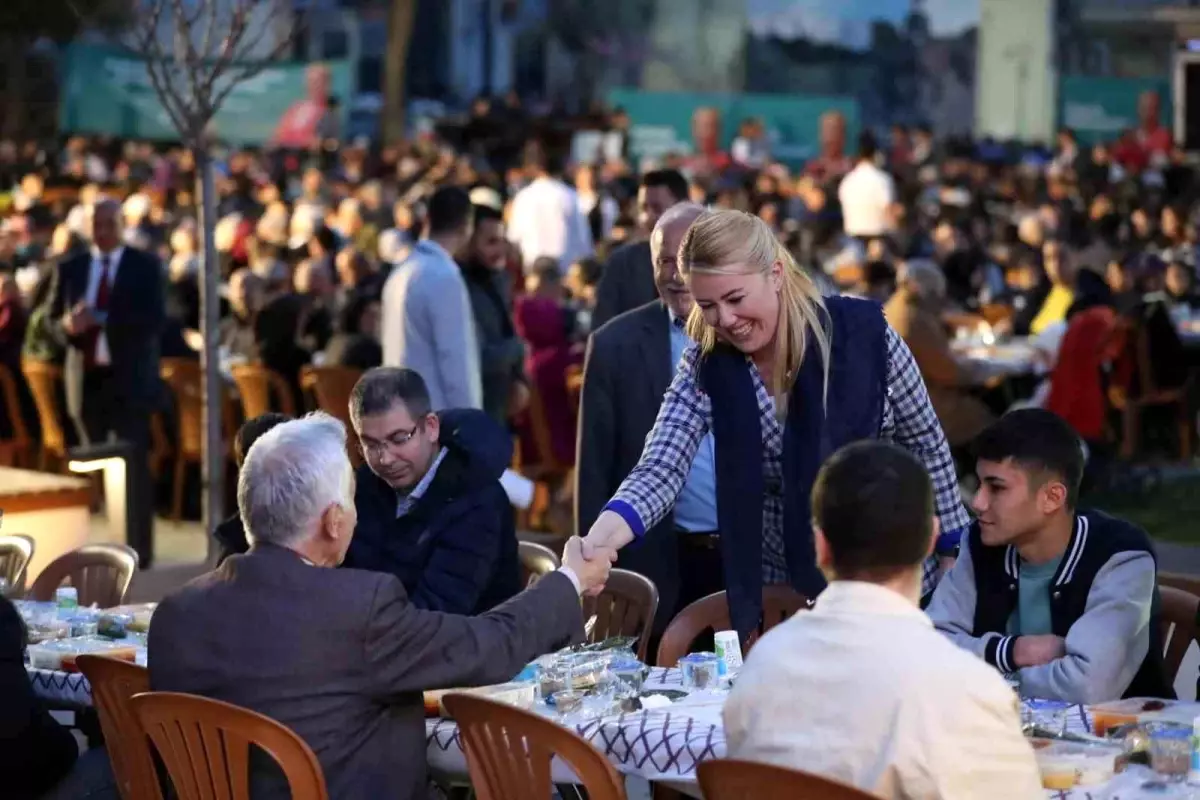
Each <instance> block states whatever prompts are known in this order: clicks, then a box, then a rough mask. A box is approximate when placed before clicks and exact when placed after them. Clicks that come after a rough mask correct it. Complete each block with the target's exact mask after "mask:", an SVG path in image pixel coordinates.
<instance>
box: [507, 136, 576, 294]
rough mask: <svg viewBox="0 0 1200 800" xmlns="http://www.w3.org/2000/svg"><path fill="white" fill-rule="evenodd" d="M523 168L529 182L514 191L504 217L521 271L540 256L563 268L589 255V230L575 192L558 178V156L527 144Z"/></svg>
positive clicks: (560, 167) (533, 144)
mask: <svg viewBox="0 0 1200 800" xmlns="http://www.w3.org/2000/svg"><path fill="white" fill-rule="evenodd" d="M525 168H526V170H527V171H528V172H529V174H530V175H531V177H532V178H533V182H532V183H530V184H529V185H528V186H526V187H525V188H524V189H522V190H521V191H519V192H517V194H516V196H515V197H514V198H513V201H512V209H511V211H510V213H509V218H508V238H509V240H510V241H511V242H512V243H513V244H515V245H516V246H517V248H518V249H519V250H520V251H521V260H522V262H524V265H525V272H526V273H529V272H530V271H531V270H532V269H533V262H534V261H536V260H537V259H539V258H541V257H542V256H548V257H550V258H553V259H555V260H556V261H558V268H559V270H560V271H561V272H562V273H563V274H564V275H565V274H566V272H567V269H568V268H570V266H571V265H572V264H573V263H575V262H576V261H578V260H579V259H581V258H584V257H586V256H590V255H592V252H593V246H592V231H591V229H590V228H589V227H588V223H587V217H585V216H584V215H583V212H582V211H580V210H579V195H577V194H576V193H575V190H574V189H572V188H571V187H570V186H568V185H567V184H565V183H563V181H562V180H560V178H559V176H560V175H561V174H562V159H561V158H560V157H559V156H558V155H557V154H556V153H553V152H551V151H550V150H549V149H548V148H546V147H545V146H543V145H541V144H538V143H531V144H530V145H529V146H528V147H527V148H526V150H525Z"/></svg>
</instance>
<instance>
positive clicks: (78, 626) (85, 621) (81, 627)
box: [67, 614, 100, 637]
mask: <svg viewBox="0 0 1200 800" xmlns="http://www.w3.org/2000/svg"><path fill="white" fill-rule="evenodd" d="M67 623H68V624H69V625H70V626H71V636H72V637H80V636H95V635H96V633H97V632H98V631H99V629H100V624H99V620H98V618H97V617H96V615H94V614H75V615H74V616H72V617H70V618H68V619H67Z"/></svg>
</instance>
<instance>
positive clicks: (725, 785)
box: [696, 759, 875, 800]
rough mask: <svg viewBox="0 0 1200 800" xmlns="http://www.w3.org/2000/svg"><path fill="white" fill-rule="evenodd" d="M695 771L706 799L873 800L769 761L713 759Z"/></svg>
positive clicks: (845, 785)
mask: <svg viewBox="0 0 1200 800" xmlns="http://www.w3.org/2000/svg"><path fill="white" fill-rule="evenodd" d="M696 771H697V774H698V775H699V777H700V789H701V790H702V791H703V792H704V797H705V799H706V800H751V798H753V800H796V798H803V800H875V795H873V794H868V793H867V792H864V791H862V790H860V789H856V788H854V787H853V786H849V785H847V784H844V783H840V782H838V781H834V780H830V779H829V778H822V777H821V776H820V775H813V774H812V773H810V772H802V771H800V770H798V769H788V768H786V767H776V766H773V765H771V764H756V763H754V762H752V761H739V760H737V759H714V760H712V761H702V762H701V763H700V764H699V765H698V766H697V769H696Z"/></svg>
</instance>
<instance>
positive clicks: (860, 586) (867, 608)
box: [813, 580, 933, 627]
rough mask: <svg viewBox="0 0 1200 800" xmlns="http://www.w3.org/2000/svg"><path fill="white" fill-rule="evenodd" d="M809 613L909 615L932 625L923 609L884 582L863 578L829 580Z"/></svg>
mask: <svg viewBox="0 0 1200 800" xmlns="http://www.w3.org/2000/svg"><path fill="white" fill-rule="evenodd" d="M813 613H814V614H831V615H843V614H871V615H876V616H894V617H911V618H912V619H913V620H914V621H920V622H921V623H923V624H925V625H928V626H929V627H933V623H932V622H931V621H930V620H929V617H927V616H926V615H925V612H924V611H922V610H921V609H920V608H919V607H918V606H917V605H916V604H914V603H913V602H912V601H911V600H909V599H907V598H905V597H902V596H901V595H900V594H899V593H897V592H894V591H892V590H891V589H888V588H886V587H884V586H880V585H878V584H875V583H867V582H865V581H837V580H835V581H832V582H830V584H829V586H828V587H826V589H825V591H823V592H821V594H820V596H818V597H817V602H816V604H815V605H814V606H813Z"/></svg>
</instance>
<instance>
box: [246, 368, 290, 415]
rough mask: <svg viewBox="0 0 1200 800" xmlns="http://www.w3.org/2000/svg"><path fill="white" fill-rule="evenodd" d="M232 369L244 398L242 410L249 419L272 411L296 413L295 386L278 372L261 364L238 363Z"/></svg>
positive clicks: (288, 413)
mask: <svg viewBox="0 0 1200 800" xmlns="http://www.w3.org/2000/svg"><path fill="white" fill-rule="evenodd" d="M231 371H232V372H233V382H234V383H235V384H237V389H238V394H239V395H241V398H242V413H243V414H244V415H245V417H246V419H254V418H255V417H260V416H262V415H263V414H266V413H268V412H270V411H278V412H279V413H281V414H286V415H288V416H289V417H294V416H296V401H295V400H294V399H293V398H292V387H291V386H289V385H288V382H287V381H286V380H284V377H283V376H282V375H280V374H279V373H278V372H275V371H274V370H272V369H267V368H266V367H264V366H263V365H262V364H238V365H237V366H235V367H234V368H233V369H232V370H231Z"/></svg>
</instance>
